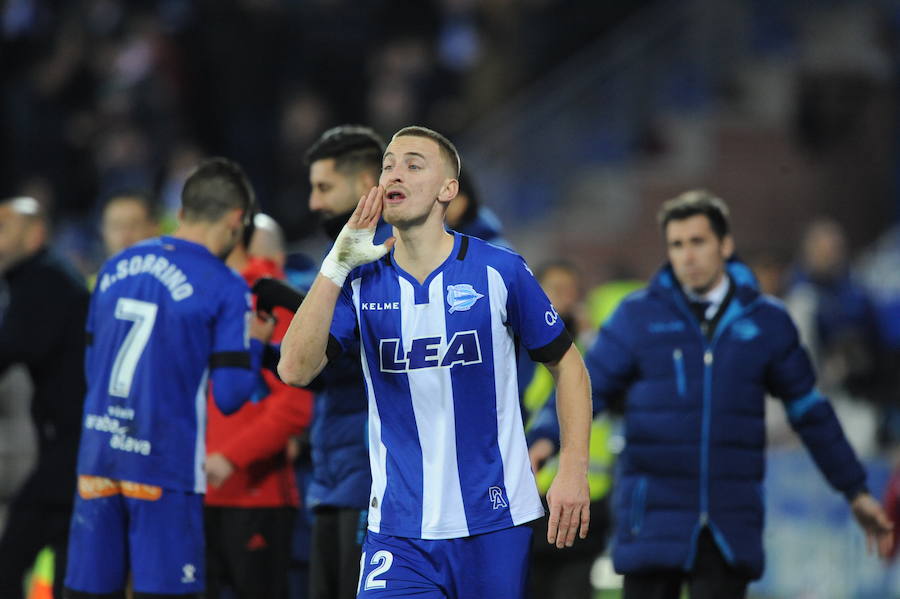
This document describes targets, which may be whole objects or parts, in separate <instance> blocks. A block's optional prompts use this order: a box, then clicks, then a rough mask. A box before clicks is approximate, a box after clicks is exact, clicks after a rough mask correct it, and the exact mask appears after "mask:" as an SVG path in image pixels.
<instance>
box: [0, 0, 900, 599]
mask: <svg viewBox="0 0 900 599" xmlns="http://www.w3.org/2000/svg"><path fill="white" fill-rule="evenodd" d="M0 36H2V38H0V84H2V90H3V93H2V94H0V183H2V185H0V190H2V193H3V194H4V195H5V196H9V195H18V194H24V195H31V196H33V197H35V198H37V199H38V200H40V201H41V202H43V203H45V205H47V206H48V207H50V209H51V211H52V213H53V214H54V217H55V235H54V245H55V246H56V248H57V249H58V250H61V251H62V252H64V253H65V254H66V255H67V256H68V257H70V258H71V259H72V260H73V261H74V262H75V263H76V264H77V265H78V266H79V268H81V269H82V270H83V272H84V273H86V274H90V273H93V272H96V270H97V267H98V264H99V262H100V260H101V259H102V255H103V250H102V246H101V243H100V237H99V225H98V218H99V215H100V213H101V211H102V208H103V206H104V203H105V202H106V200H107V199H108V198H109V197H110V196H111V195H113V194H115V193H117V192H119V191H121V190H123V189H134V188H146V189H150V190H153V192H154V193H156V194H157V196H158V197H159V200H160V202H161V204H162V207H163V209H164V211H165V213H166V215H167V216H166V220H167V221H168V223H169V225H170V226H171V223H172V222H173V219H174V210H175V208H176V207H177V205H178V197H179V193H180V187H181V184H182V182H183V181H184V178H185V176H186V174H187V172H188V171H189V169H190V168H191V167H192V165H193V164H194V163H195V162H196V161H197V159H198V158H199V157H201V156H204V155H209V154H221V155H226V156H228V157H231V158H233V159H235V160H238V161H239V162H240V163H242V164H243V165H244V166H245V167H246V169H247V170H248V172H249V173H250V176H251V178H252V179H253V182H254V185H255V186H256V188H257V191H258V194H259V199H260V201H261V204H262V207H263V209H264V210H265V211H266V212H267V213H269V214H271V215H272V216H274V217H275V218H276V219H277V220H278V221H279V222H280V223H281V224H282V226H283V227H284V228H285V231H286V234H287V236H288V239H289V241H290V244H291V247H292V249H293V250H295V251H302V252H305V253H306V254H308V255H309V256H311V257H313V259H316V260H317V259H318V258H319V257H320V256H321V252H322V250H323V249H324V248H325V245H326V239H325V237H324V236H323V235H322V234H320V233H319V231H318V227H317V226H316V222H315V218H314V217H312V216H311V215H310V213H309V211H308V208H307V194H308V182H307V169H306V167H305V165H304V164H303V162H302V156H303V153H304V151H305V150H306V149H307V147H308V146H309V145H310V144H311V142H312V141H313V140H314V139H315V138H316V137H317V136H318V135H319V134H320V133H321V132H322V131H323V130H324V129H326V128H328V127H331V126H333V125H336V124H340V123H344V122H359V123H365V124H369V125H372V126H374V127H375V128H376V129H377V130H379V131H380V132H381V133H383V134H385V135H390V133H392V132H393V131H394V130H396V129H397V128H399V127H400V126H403V125H406V124H410V123H420V124H424V125H427V126H430V127H433V128H435V129H437V130H439V131H441V132H443V133H446V134H447V135H448V136H449V137H450V138H451V139H453V140H454V141H455V142H456V143H457V144H458V145H459V147H460V150H461V153H462V158H463V163H464V165H465V166H466V168H467V170H468V172H469V174H470V176H471V177H472V179H473V180H474V182H475V184H476V185H477V187H479V188H480V190H481V197H482V198H483V199H482V203H483V204H484V205H486V206H488V207H490V209H491V210H493V211H494V212H495V213H496V214H497V215H498V216H499V217H500V220H501V221H502V222H503V225H504V233H505V235H506V237H507V238H508V239H509V240H510V241H511V242H512V244H513V246H514V247H516V248H517V250H519V251H520V252H521V253H523V254H524V255H525V257H526V258H527V259H528V260H529V261H531V262H532V263H539V262H542V261H544V259H547V258H550V257H555V256H565V257H567V258H568V259H570V260H571V261H573V262H575V263H576V264H577V265H578V266H579V267H580V268H581V270H582V272H583V273H584V274H585V277H586V279H587V281H588V283H590V285H591V286H594V285H598V284H602V283H607V282H609V281H612V280H620V279H646V278H647V277H649V276H650V275H651V274H652V273H653V271H654V270H655V269H656V268H657V267H658V266H659V264H660V262H661V259H662V256H663V246H662V242H661V238H660V234H659V232H658V228H657V226H656V223H655V214H656V210H657V208H658V206H659V204H660V203H661V202H662V201H663V200H664V199H667V198H669V197H672V196H674V195H676V194H677V193H679V192H681V191H683V190H685V189H687V188H690V187H706V188H709V189H711V190H713V191H714V192H715V193H717V194H718V195H720V196H721V197H722V198H724V199H725V200H726V201H727V202H728V203H729V204H730V206H731V208H732V215H733V222H734V229H735V230H734V233H735V237H736V241H737V245H738V248H739V252H740V254H741V255H742V256H743V257H744V258H745V259H747V260H748V261H749V262H750V263H751V265H752V266H753V267H754V268H755V270H756V272H757V275H758V277H759V279H760V283H761V285H762V286H763V288H764V289H765V290H766V291H767V292H769V293H773V294H776V295H780V296H782V297H784V298H786V299H787V300H788V304H789V306H790V307H791V310H792V313H793V314H794V316H795V318H797V319H798V322H799V323H800V325H801V330H802V331H803V334H804V341H805V343H807V344H808V345H809V346H810V348H811V349H812V350H813V351H812V353H813V355H814V356H816V360H817V365H818V367H819V368H820V375H821V378H822V385H823V388H824V389H825V390H826V391H827V392H828V393H829V394H830V396H831V397H832V399H833V400H834V402H835V404H836V406H837V409H838V413H839V415H840V416H841V419H842V421H843V423H844V425H845V427H846V429H847V433H848V436H849V437H850V439H851V442H852V443H853V444H854V446H855V447H856V448H857V450H858V451H859V452H860V453H861V455H862V456H863V457H864V458H865V459H866V462H867V464H868V465H869V467H870V468H871V470H872V473H873V478H872V481H873V489H872V490H873V492H874V493H875V494H876V495H879V496H880V495H881V494H882V493H883V491H884V485H885V484H886V480H887V476H888V473H889V471H890V469H891V467H892V465H893V460H894V458H893V454H894V452H895V449H896V447H897V446H900V368H898V364H900V185H898V183H900V120H898V116H900V90H898V82H900V4H898V3H897V2H896V1H891V0H856V1H841V0H818V1H810V0H806V1H799V0H683V1H680V2H675V1H670V0H657V1H649V0H610V1H604V2H598V1H596V0H433V1H430V2H429V1H424V0H396V1H389V0H196V1H190V0H155V1H154V0H130V1H128V2H124V1H116V0H43V1H41V0H7V2H6V3H4V5H3V8H2V9H0ZM823 220H826V221H827V222H829V223H831V225H830V226H831V227H832V228H831V233H832V236H831V237H828V235H825V241H821V239H820V240H819V241H815V240H814V241H811V242H809V243H806V242H805V241H804V240H808V236H809V235H810V234H811V227H812V225H814V224H815V223H816V222H818V221H823ZM835 239H837V241H835ZM816 243H818V245H816ZM809 245H813V249H812V250H807V246H809ZM816 257H819V258H822V260H820V261H818V262H824V265H823V264H820V263H817V261H816V259H815V258H816ZM0 295H2V294H0ZM0 306H2V302H0ZM27 387H28V381H27V377H23V373H22V372H21V371H12V372H10V373H8V374H7V375H6V376H5V377H4V379H3V381H2V384H0V395H2V399H0V498H8V497H9V496H10V494H11V493H12V491H13V489H15V487H16V485H17V484H18V483H19V482H20V480H21V475H22V473H25V472H27V471H28V468H29V466H30V463H31V462H30V461H29V460H31V459H32V457H33V456H32V454H33V451H34V450H33V443H32V442H31V441H30V439H31V438H32V437H31V433H30V431H29V430H28V426H30V424H29V423H28V418H27V401H26V400H27ZM23 398H25V400H23ZM771 407H772V409H771V410H770V412H771V414H770V421H771V422H770V442H771V445H772V450H771V458H770V462H769V466H770V467H769V475H768V476H769V478H768V485H767V487H768V505H769V520H768V527H767V551H768V560H767V562H768V570H767V574H766V577H765V578H764V579H763V580H762V581H761V582H760V583H758V584H757V585H755V586H754V593H756V596H759V597H772V598H775V597H784V598H787V597H804V598H820V597H821V598H824V597H835V598H845V597H879V598H883V597H889V596H894V597H900V570H898V569H897V568H896V567H893V566H892V567H885V566H883V565H880V564H879V563H878V562H877V561H876V560H875V558H874V557H871V556H865V551H864V543H863V539H862V536H861V535H860V534H858V533H857V532H856V530H855V529H853V528H851V524H850V522H849V516H848V512H847V509H846V505H845V504H844V503H843V501H842V500H841V498H840V497H838V496H837V495H836V494H834V493H833V492H831V491H830V490H828V489H827V488H826V487H825V485H824V482H823V481H822V480H821V477H820V476H819V475H818V474H817V473H816V472H815V471H814V469H813V468H814V467H813V465H812V463H811V461H810V460H809V458H808V457H807V456H806V454H804V453H803V452H802V450H800V449H799V448H798V446H797V441H796V439H795V438H794V437H793V436H792V433H791V432H790V430H789V428H788V427H787V426H786V424H785V421H784V416H783V410H782V408H781V407H780V404H779V403H778V402H774V401H773V402H771Z"/></svg>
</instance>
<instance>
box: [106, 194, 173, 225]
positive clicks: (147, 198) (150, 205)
mask: <svg viewBox="0 0 900 599" xmlns="http://www.w3.org/2000/svg"><path fill="white" fill-rule="evenodd" d="M126 200H127V201H132V202H137V203H138V204H140V205H141V207H142V208H143V209H144V212H145V213H146V214H147V218H148V219H149V220H150V221H151V222H154V223H156V222H159V218H160V206H159V202H157V201H156V198H155V197H154V196H153V194H152V193H151V192H149V191H147V190H146V189H123V190H121V191H117V192H116V193H113V194H112V195H110V196H109V198H108V199H107V200H106V203H105V204H104V205H103V209H104V210H106V208H107V207H108V206H109V205H110V204H112V203H113V202H121V201H126Z"/></svg>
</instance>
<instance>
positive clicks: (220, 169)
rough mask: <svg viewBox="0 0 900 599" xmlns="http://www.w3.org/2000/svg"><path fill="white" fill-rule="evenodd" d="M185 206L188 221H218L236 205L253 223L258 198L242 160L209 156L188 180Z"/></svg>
mask: <svg viewBox="0 0 900 599" xmlns="http://www.w3.org/2000/svg"><path fill="white" fill-rule="evenodd" d="M181 208H182V211H183V218H184V220H186V221H188V222H196V221H202V222H216V221H218V220H219V219H221V218H222V217H223V216H225V214H226V213H228V212H229V211H231V210H234V209H235V208H240V209H241V210H243V211H244V222H249V219H251V218H252V216H253V213H254V211H255V208H256V197H255V194H254V193H253V187H252V186H251V185H250V181H249V180H248V179H247V175H246V174H245V173H244V169H242V168H241V167H240V165H238V163H236V162H234V161H232V160H228V159H227V158H207V159H206V160H203V161H202V162H201V163H200V164H199V165H197V168H195V169H194V171H193V172H192V173H191V175H190V176H189V177H188V178H187V181H185V183H184V189H182V191H181Z"/></svg>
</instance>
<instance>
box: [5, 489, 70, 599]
mask: <svg viewBox="0 0 900 599" xmlns="http://www.w3.org/2000/svg"><path fill="white" fill-rule="evenodd" d="M71 518H72V506H54V505H42V504H40V503H32V502H31V501H30V500H28V499H27V498H24V497H22V496H21V495H20V496H19V497H18V498H17V499H16V500H14V501H13V503H12V505H11V506H10V509H9V512H8V514H7V519H6V529H5V530H4V531H3V536H2V537H0V597H3V598H4V599H6V598H9V599H16V598H18V597H22V596H23V594H22V582H23V578H24V576H25V572H26V571H27V570H28V569H29V568H31V566H32V565H33V564H34V559H35V558H36V557H37V554H38V552H40V550H41V549H42V548H43V547H45V546H47V545H49V546H50V547H51V548H52V549H53V560H54V572H53V596H54V597H62V588H63V582H64V580H65V578H66V551H67V550H68V538H69V522H70V520H71Z"/></svg>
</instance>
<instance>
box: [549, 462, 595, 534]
mask: <svg viewBox="0 0 900 599" xmlns="http://www.w3.org/2000/svg"><path fill="white" fill-rule="evenodd" d="M590 504H591V495H590V489H589V488H588V482H587V477H586V476H584V475H583V474H582V475H579V474H576V473H574V472H573V473H568V472H566V471H564V470H563V469H560V471H559V472H558V473H557V475H556V478H554V479H553V484H552V485H550V490H548V491H547V505H548V506H549V508H550V516H549V520H548V521H547V542H548V543H550V544H551V545H556V547H557V548H558V549H562V548H563V547H571V546H572V545H573V544H574V543H575V534H576V533H578V536H580V537H581V538H582V539H583V538H585V537H586V536H587V533H588V527H589V526H590V522H591V510H590Z"/></svg>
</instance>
